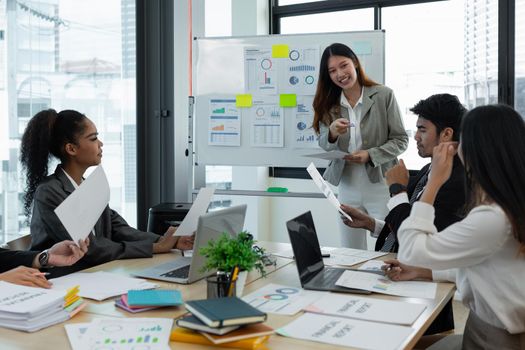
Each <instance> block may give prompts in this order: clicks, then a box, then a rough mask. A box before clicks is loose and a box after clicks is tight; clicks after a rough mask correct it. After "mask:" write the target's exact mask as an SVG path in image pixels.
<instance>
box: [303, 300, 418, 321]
mask: <svg viewBox="0 0 525 350" xmlns="http://www.w3.org/2000/svg"><path fill="white" fill-rule="evenodd" d="M425 308H426V306H425V305H423V304H415V303H407V302H403V301H392V300H382V299H374V298H365V297H357V296H355V295H351V294H348V295H347V294H342V293H330V294H326V295H325V296H323V297H322V298H320V299H318V300H316V301H315V302H313V303H312V304H310V305H309V306H307V307H306V308H305V309H304V310H305V311H308V312H314V313H319V314H325V315H331V316H339V317H348V318H355V319H359V320H364V321H373V322H384V323H395V324H400V325H406V326H410V325H411V324H412V323H414V321H415V320H416V319H417V318H418V317H419V315H421V313H422V312H423V311H424V310H425Z"/></svg>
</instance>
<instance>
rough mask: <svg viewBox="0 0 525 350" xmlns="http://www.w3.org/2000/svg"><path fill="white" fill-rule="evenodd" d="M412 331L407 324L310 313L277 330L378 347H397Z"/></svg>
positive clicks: (387, 349)
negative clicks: (399, 324) (392, 323)
mask: <svg viewBox="0 0 525 350" xmlns="http://www.w3.org/2000/svg"><path fill="white" fill-rule="evenodd" d="M412 332H413V330H412V328H410V327H404V326H398V325H391V324H385V323H375V322H366V321H360V320H353V319H349V318H343V317H335V316H326V315H318V314H311V313H305V314H304V315H302V316H301V317H299V318H297V319H295V320H294V321H293V322H291V323H289V324H288V325H286V326H284V327H282V328H280V329H278V330H277V333H278V334H280V335H283V336H285V337H291V338H297V339H304V340H308V341H314V342H320V343H328V344H333V345H339V346H350V347H356V348H360V349H378V350H394V349H399V347H400V346H401V343H402V342H403V341H404V340H405V339H407V337H408V336H409V335H410V334H411V333H412Z"/></svg>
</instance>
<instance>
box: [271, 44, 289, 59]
mask: <svg viewBox="0 0 525 350" xmlns="http://www.w3.org/2000/svg"><path fill="white" fill-rule="evenodd" d="M289 52H290V48H289V47H288V45H285V44H281V45H272V57H273V58H287V57H288V53H289Z"/></svg>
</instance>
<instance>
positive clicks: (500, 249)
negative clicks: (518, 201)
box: [398, 202, 525, 334]
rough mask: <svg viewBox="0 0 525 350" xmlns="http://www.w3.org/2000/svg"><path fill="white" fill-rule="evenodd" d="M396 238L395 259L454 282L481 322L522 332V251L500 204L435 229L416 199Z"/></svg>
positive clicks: (430, 214)
mask: <svg viewBox="0 0 525 350" xmlns="http://www.w3.org/2000/svg"><path fill="white" fill-rule="evenodd" d="M398 239H399V247H400V249H399V254H398V259H399V261H401V262H402V263H405V264H408V265H414V266H421V267H426V268H429V269H432V270H433V272H432V275H433V278H434V279H435V280H449V281H452V282H456V286H457V288H458V291H459V292H460V294H461V296H462V298H463V303H464V304H465V305H466V306H467V307H469V308H470V310H472V311H473V312H474V313H475V314H476V315H477V316H478V317H480V318H481V319H482V320H483V321H485V322H487V323H489V324H491V325H493V326H495V327H498V328H503V329H506V330H507V331H508V332H510V333H512V334H516V333H524V332H525V254H520V253H519V248H520V244H519V242H518V241H517V240H516V239H515V238H514V236H513V234H512V231H511V225H510V222H509V220H508V218H507V216H506V215H505V213H504V212H503V209H502V208H501V207H500V206H498V205H496V204H493V205H480V206H478V207H476V208H474V209H472V211H471V212H470V213H469V214H468V215H467V217H465V218H464V219H463V220H462V221H459V222H457V223H455V224H453V225H451V226H449V227H447V228H446V229H444V230H443V231H441V232H439V233H438V232H437V229H436V227H435V226H434V207H433V206H431V205H429V204H427V203H423V202H416V203H414V205H413V207H412V211H411V213H410V216H409V217H408V218H407V219H406V220H405V221H404V222H403V223H402V224H401V226H400V228H399V231H398ZM437 270H446V271H437Z"/></svg>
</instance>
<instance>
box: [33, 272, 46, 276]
mask: <svg viewBox="0 0 525 350" xmlns="http://www.w3.org/2000/svg"><path fill="white" fill-rule="evenodd" d="M33 276H42V277H44V276H49V272H33Z"/></svg>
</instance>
